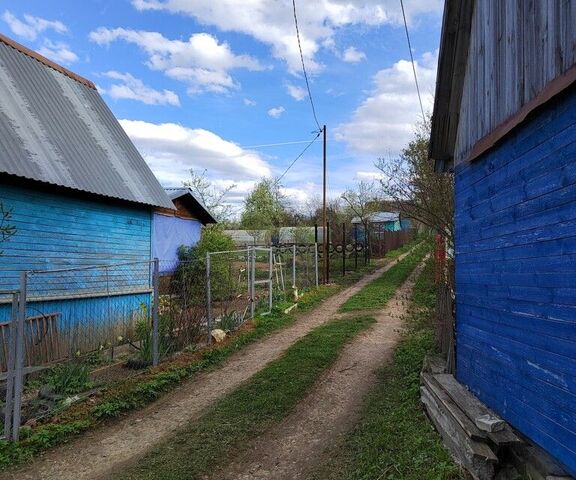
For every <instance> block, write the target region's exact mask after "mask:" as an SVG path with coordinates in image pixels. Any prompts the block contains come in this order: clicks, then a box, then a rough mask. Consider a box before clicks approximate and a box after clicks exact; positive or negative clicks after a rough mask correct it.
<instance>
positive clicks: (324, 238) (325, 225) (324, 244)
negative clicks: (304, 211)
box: [322, 125, 330, 283]
mask: <svg viewBox="0 0 576 480" xmlns="http://www.w3.org/2000/svg"><path fill="white" fill-rule="evenodd" d="M322 133H323V134H324V147H323V172H324V175H323V184H322V258H323V260H324V263H323V267H324V283H327V282H328V278H329V268H330V259H329V252H328V248H329V247H328V217H327V215H326V125H324V128H323V129H322Z"/></svg>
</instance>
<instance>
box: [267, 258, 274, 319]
mask: <svg viewBox="0 0 576 480" xmlns="http://www.w3.org/2000/svg"><path fill="white" fill-rule="evenodd" d="M272 257H273V253H272V247H270V253H269V254H268V271H269V272H270V275H269V279H270V283H269V284H268V313H272V301H273V299H272V297H273V295H274V288H273V285H272V271H273V269H274V267H273V266H272Z"/></svg>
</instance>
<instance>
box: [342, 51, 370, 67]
mask: <svg viewBox="0 0 576 480" xmlns="http://www.w3.org/2000/svg"><path fill="white" fill-rule="evenodd" d="M365 59H366V54H365V53H364V52H361V51H360V50H357V49H356V47H348V48H347V49H346V50H344V52H342V60H344V61H345V62H348V63H358V62H361V61H362V60H365Z"/></svg>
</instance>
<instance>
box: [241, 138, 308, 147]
mask: <svg viewBox="0 0 576 480" xmlns="http://www.w3.org/2000/svg"><path fill="white" fill-rule="evenodd" d="M316 138H318V137H316ZM309 141H310V140H298V141H294V142H280V143H263V144H262V145H248V146H242V148H263V147H280V146H283V145H298V144H301V143H308V142H309Z"/></svg>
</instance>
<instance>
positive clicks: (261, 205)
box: [240, 178, 286, 232]
mask: <svg viewBox="0 0 576 480" xmlns="http://www.w3.org/2000/svg"><path fill="white" fill-rule="evenodd" d="M285 220H286V208H285V206H284V197H283V196H282V193H281V192H280V185H279V184H278V182H277V181H275V180H273V179H271V178H263V179H262V180H260V181H259V182H258V183H257V184H256V185H255V186H254V189H253V190H252V191H251V192H250V194H249V195H248V196H247V197H246V200H244V212H243V213H242V217H241V220H240V225H241V226H242V228H245V229H246V230H248V231H254V232H255V231H257V230H270V231H271V232H277V231H278V229H279V228H280V227H281V226H282V225H283V223H284V221H285Z"/></svg>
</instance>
